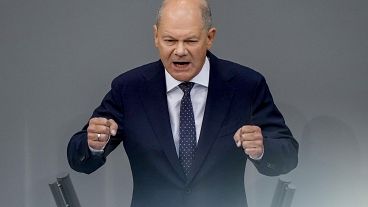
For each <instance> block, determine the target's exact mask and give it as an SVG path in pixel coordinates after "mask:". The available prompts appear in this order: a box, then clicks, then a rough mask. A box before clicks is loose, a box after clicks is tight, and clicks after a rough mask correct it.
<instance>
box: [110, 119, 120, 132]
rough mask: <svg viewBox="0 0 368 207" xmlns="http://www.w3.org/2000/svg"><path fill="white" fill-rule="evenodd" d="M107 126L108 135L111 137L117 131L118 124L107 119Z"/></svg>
mask: <svg viewBox="0 0 368 207" xmlns="http://www.w3.org/2000/svg"><path fill="white" fill-rule="evenodd" d="M108 123H109V126H110V134H111V135H112V136H115V135H116V132H117V131H118V128H119V126H118V124H117V123H116V122H115V121H114V120H113V119H109V120H108Z"/></svg>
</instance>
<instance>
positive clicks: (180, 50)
mask: <svg viewBox="0 0 368 207" xmlns="http://www.w3.org/2000/svg"><path fill="white" fill-rule="evenodd" d="M187 52H188V51H187V49H186V48H185V45H184V42H178V44H177V45H176V48H175V55H177V56H180V57H181V56H185V55H187Z"/></svg>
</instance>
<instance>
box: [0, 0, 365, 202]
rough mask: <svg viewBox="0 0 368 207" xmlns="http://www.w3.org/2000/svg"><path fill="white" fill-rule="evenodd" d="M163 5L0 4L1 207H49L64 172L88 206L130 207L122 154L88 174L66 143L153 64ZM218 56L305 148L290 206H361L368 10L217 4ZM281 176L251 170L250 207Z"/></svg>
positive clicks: (237, 1)
mask: <svg viewBox="0 0 368 207" xmlns="http://www.w3.org/2000/svg"><path fill="white" fill-rule="evenodd" d="M159 2H160V1H158V0H140V1H137V0H124V1H122V0H121V1H118V0H108V1H97V0H88V1H87V0H63V1H57V0H48V1H46V0H1V1H0V100H1V101H0V106H1V107H0V114H1V118H0V129H1V130H0V141H1V142H0V143H1V145H0V146H1V149H0V157H1V159H0V186H1V193H0V201H1V206H8V207H19V206H26V207H39V206H55V203H54V200H53V197H52V195H51V192H50V191H49V188H48V183H49V182H53V181H54V179H55V177H56V176H57V175H58V174H60V173H61V172H69V173H70V174H71V179H72V181H73V183H74V186H75V189H76V191H77V194H78V196H79V199H80V202H81V204H82V205H83V206H90V207H94V206H96V207H97V206H109V207H110V206H112V207H115V206H116V207H117V206H119V207H121V206H122V207H128V206H129V204H130V199H131V193H132V180H131V171H130V167H129V162H128V160H127V157H126V155H125V152H124V150H123V149H122V147H119V148H117V149H116V150H115V151H114V152H113V153H112V154H111V155H110V156H109V157H108V161H107V163H106V164H105V166H104V167H103V168H101V169H99V170H98V171H96V172H94V173H93V174H91V175H85V174H80V173H77V172H74V171H72V170H71V169H70V167H69V166H68V164H67V160H66V146H67V143H68V141H69V138H70V137H71V136H72V134H74V133H75V132H76V131H78V130H79V129H80V128H81V127H82V126H83V125H84V124H85V123H86V122H87V121H88V118H89V116H90V115H91V113H92V111H93V109H94V108H95V107H97V106H98V104H99V103H100V101H101V99H102V97H103V96H104V94H105V93H106V92H107V91H108V90H109V87H110V82H111V80H112V79H113V78H114V77H115V76H117V75H118V74H120V73H122V72H124V71H127V70H129V69H132V68H134V67H137V66H140V65H142V64H145V63H147V62H151V61H155V60H157V59H158V55H157V51H156V49H155V48H154V44H153V37H152V25H153V23H154V19H155V13H156V10H157V8H158V7H159ZM210 2H211V3H212V9H213V16H214V17H213V18H214V23H215V26H216V27H217V29H218V34H217V39H216V42H215V45H214V48H213V49H212V52H213V53H215V54H216V55H217V56H218V57H220V58H225V59H229V60H232V61H235V62H238V63H240V64H243V65H247V66H250V67H252V68H254V69H256V70H257V71H259V72H261V73H262V74H264V75H265V77H266V79H267V81H268V84H269V86H270V88H271V91H272V93H273V96H274V99H275V102H276V104H277V105H278V106H279V108H280V110H281V111H282V112H283V114H284V116H285V119H286V122H287V124H288V125H289V126H290V128H291V130H292V131H293V133H294V135H295V137H296V138H297V140H298V141H299V142H300V156H299V158H300V162H299V166H298V168H297V169H296V170H294V171H292V172H291V173H289V174H287V175H284V176H281V177H282V178H283V179H287V180H291V181H292V182H293V183H294V184H295V185H296V188H297V190H296V194H295V197H294V201H293V206H294V207H304V206H305V207H307V206H308V207H309V206H316V207H319V206H321V207H325V206H334V207H340V206H354V207H365V206H368V197H367V195H368V190H367V189H368V188H367V187H368V179H367V177H368V165H367V163H368V139H367V127H368V121H367V116H368V110H367V106H368V97H367V96H368V85H367V84H368V27H367V20H368V2H367V1H364V0H350V1H343V0H325V1H320V0H309V1H301V0H296V1H295V0H294V1H291V0H289V1H287V0H278V1H270V0H268V1H267V0H253V1H251V0H228V1H223V0H212V1H210ZM277 179H278V177H266V176H263V175H260V174H258V173H257V172H256V170H255V169H254V167H253V166H252V164H250V162H249V164H248V166H247V169H246V175H245V184H246V191H247V196H248V203H249V206H250V207H268V206H270V203H271V199H272V195H273V191H274V189H275V185H276V182H277Z"/></svg>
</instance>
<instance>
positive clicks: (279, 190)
mask: <svg viewBox="0 0 368 207" xmlns="http://www.w3.org/2000/svg"><path fill="white" fill-rule="evenodd" d="M295 190H296V188H295V186H294V185H293V184H292V183H291V182H287V181H283V180H281V179H279V181H278V182H277V186H276V189H275V193H274V195H273V199H272V203H271V207H290V206H291V202H292V200H293V197H294V194H295Z"/></svg>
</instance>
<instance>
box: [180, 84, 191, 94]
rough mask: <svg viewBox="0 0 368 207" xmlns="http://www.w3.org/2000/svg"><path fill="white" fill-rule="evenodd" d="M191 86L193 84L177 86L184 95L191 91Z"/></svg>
mask: <svg viewBox="0 0 368 207" xmlns="http://www.w3.org/2000/svg"><path fill="white" fill-rule="evenodd" d="M193 86H194V83H193V82H183V83H180V84H179V88H180V89H181V90H182V91H183V92H184V94H188V93H190V90H192V88H193Z"/></svg>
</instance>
